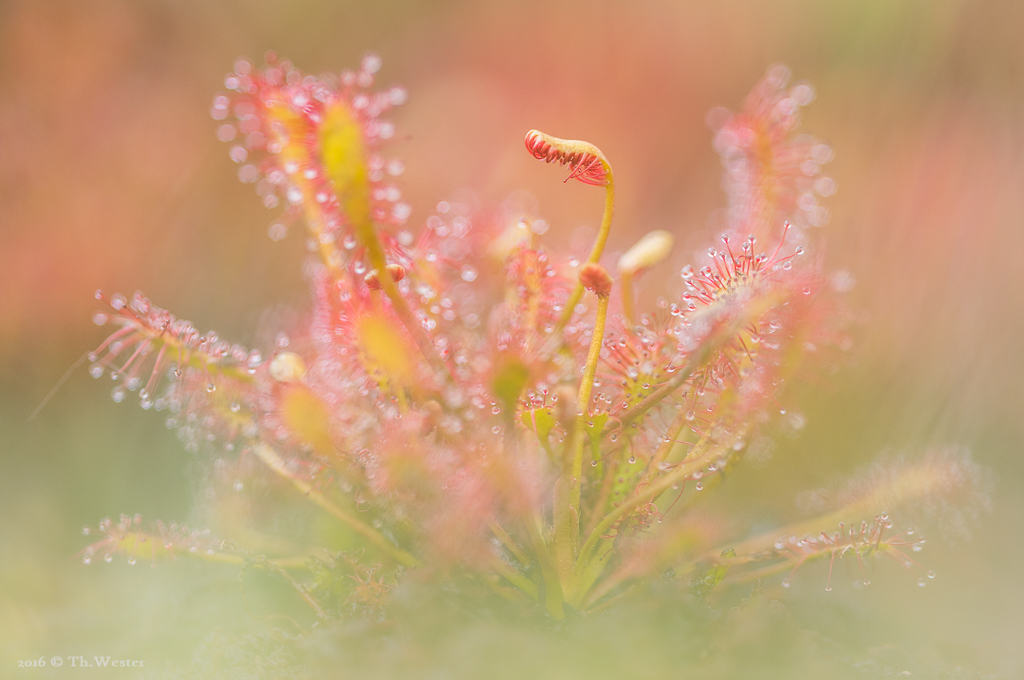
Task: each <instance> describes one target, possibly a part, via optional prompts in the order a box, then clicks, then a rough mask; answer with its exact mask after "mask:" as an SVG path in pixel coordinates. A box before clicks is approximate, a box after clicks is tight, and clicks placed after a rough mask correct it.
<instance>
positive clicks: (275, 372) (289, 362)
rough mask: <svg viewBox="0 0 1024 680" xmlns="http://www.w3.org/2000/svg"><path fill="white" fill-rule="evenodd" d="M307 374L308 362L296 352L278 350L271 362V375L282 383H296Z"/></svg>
mask: <svg viewBox="0 0 1024 680" xmlns="http://www.w3.org/2000/svg"><path fill="white" fill-rule="evenodd" d="M305 376H306V362H305V361H303V360H302V357H300V356H299V355H298V354H296V353H295V352H278V353H277V356H275V357H274V359H273V360H272V361H271V362H270V377H271V378H273V379H274V380H276V381H277V382H281V383H296V382H299V381H300V380H302V379H303V378H304V377H305Z"/></svg>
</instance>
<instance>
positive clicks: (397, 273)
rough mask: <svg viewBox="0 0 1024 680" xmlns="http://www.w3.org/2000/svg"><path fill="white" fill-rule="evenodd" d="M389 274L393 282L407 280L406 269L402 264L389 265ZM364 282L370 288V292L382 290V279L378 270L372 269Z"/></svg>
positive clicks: (364, 278)
mask: <svg viewBox="0 0 1024 680" xmlns="http://www.w3.org/2000/svg"><path fill="white" fill-rule="evenodd" d="M387 270H388V274H391V280H392V281H394V282H395V283H398V282H399V281H401V280H402V279H404V278H405V267H403V266H402V265H400V264H389V265H388V266H387ZM363 281H365V282H366V285H367V286H369V288H370V290H380V277H379V276H378V275H377V270H376V269H371V270H370V271H369V273H368V274H367V275H366V276H364V277H363Z"/></svg>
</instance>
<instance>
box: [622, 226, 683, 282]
mask: <svg viewBox="0 0 1024 680" xmlns="http://www.w3.org/2000/svg"><path fill="white" fill-rule="evenodd" d="M674 245H675V238H674V237H673V236H672V234H670V233H668V232H667V231H663V230H661V229H656V230H654V231H652V232H649V233H647V234H645V235H644V236H643V237H642V238H641V239H640V240H639V241H637V242H636V243H634V244H633V247H632V248H630V249H629V250H627V251H626V252H625V253H623V254H622V257H620V258H619V271H621V272H623V273H625V274H629V275H632V274H636V273H637V272H639V271H643V270H644V269H649V268H650V267H653V266H654V265H656V264H658V263H659V262H661V261H663V260H664V259H665V258H667V257H668V256H669V255H670V254H671V253H672V246H674Z"/></svg>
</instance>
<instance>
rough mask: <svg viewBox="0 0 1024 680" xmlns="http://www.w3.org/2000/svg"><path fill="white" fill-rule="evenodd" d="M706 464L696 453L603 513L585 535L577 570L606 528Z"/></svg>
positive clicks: (589, 555) (588, 557) (582, 564)
mask: <svg viewBox="0 0 1024 680" xmlns="http://www.w3.org/2000/svg"><path fill="white" fill-rule="evenodd" d="M694 450H696V447H694ZM706 464H707V456H706V455H698V456H697V457H695V458H694V459H693V460H691V461H684V462H682V463H680V464H679V467H677V468H676V469H675V470H673V471H672V472H670V473H668V474H667V475H665V476H664V477H662V478H661V479H660V480H658V481H657V482H655V483H654V484H652V485H651V486H650V487H649V488H648V489H647V490H646V491H645V492H644V493H642V494H639V493H638V494H636V495H634V496H633V497H632V498H630V499H628V500H626V501H623V502H622V503H621V504H619V505H617V506H616V507H615V509H614V510H612V511H611V512H609V513H608V514H607V515H605V518H604V519H603V520H601V522H600V523H599V524H598V525H597V526H596V527H594V530H593V531H592V532H590V536H588V537H587V541H586V543H584V544H583V547H582V548H581V549H580V554H579V558H578V560H577V571H580V569H581V567H582V568H586V565H587V563H588V562H589V561H590V557H591V555H592V554H593V551H594V548H595V547H596V546H597V542H598V541H599V540H600V538H601V536H603V535H604V534H605V533H607V532H608V530H609V529H611V528H612V526H613V525H614V524H615V523H616V522H617V521H619V520H620V519H622V517H623V516H625V515H626V514H628V513H630V512H632V511H633V510H635V509H636V508H638V507H640V506H641V505H643V504H644V503H648V502H650V500H651V499H654V498H657V497H658V496H660V495H661V494H663V493H665V492H666V491H668V490H669V489H670V488H672V486H673V485H674V484H677V483H678V482H681V481H683V480H685V479H686V478H687V477H689V476H690V475H692V474H693V473H695V472H698V471H701V470H703V469H704V466H705V465H706Z"/></svg>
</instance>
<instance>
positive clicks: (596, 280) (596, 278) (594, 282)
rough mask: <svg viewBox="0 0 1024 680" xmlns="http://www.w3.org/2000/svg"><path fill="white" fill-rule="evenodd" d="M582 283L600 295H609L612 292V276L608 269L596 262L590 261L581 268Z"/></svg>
mask: <svg viewBox="0 0 1024 680" xmlns="http://www.w3.org/2000/svg"><path fill="white" fill-rule="evenodd" d="M580 283H582V284H583V287H584V288H586V289H587V290H589V291H590V292H591V293H593V294H594V295H597V296H598V297H608V296H609V295H611V293H612V277H611V274H609V273H608V270H607V269H605V268H604V267H602V266H601V265H599V264H597V263H596V262H588V263H586V264H585V265H583V268H582V269H581V270H580Z"/></svg>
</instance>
